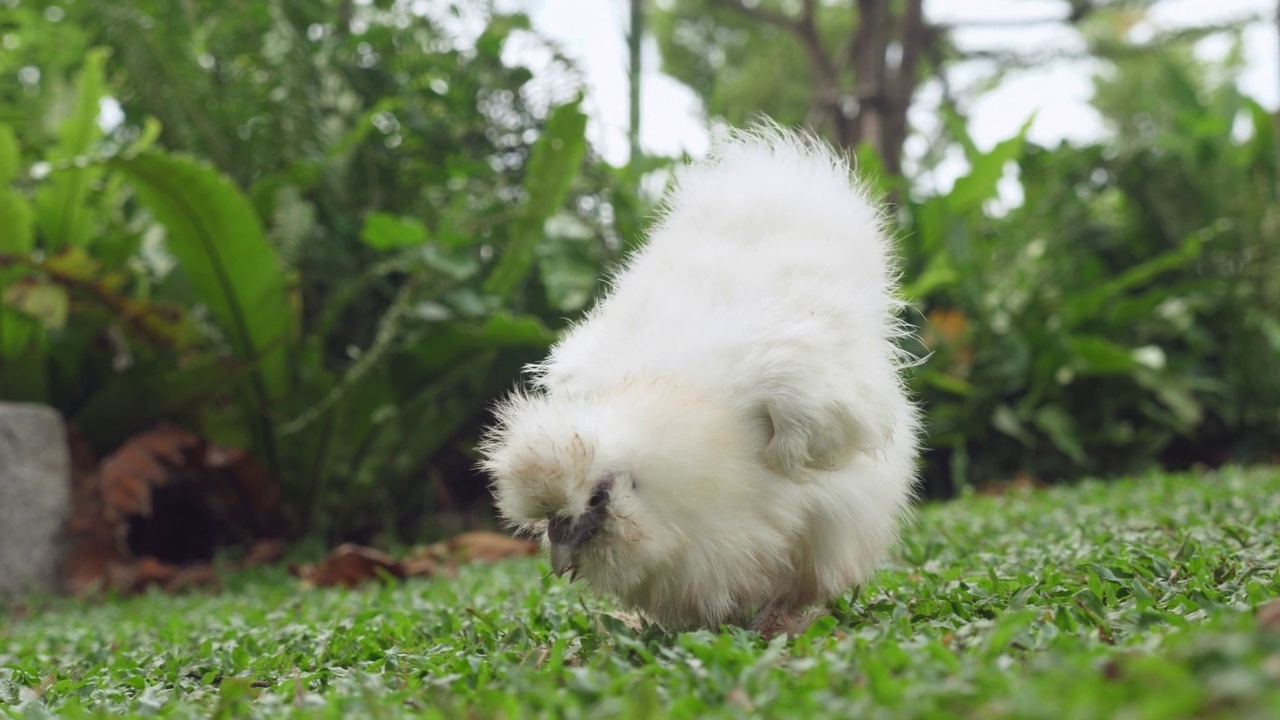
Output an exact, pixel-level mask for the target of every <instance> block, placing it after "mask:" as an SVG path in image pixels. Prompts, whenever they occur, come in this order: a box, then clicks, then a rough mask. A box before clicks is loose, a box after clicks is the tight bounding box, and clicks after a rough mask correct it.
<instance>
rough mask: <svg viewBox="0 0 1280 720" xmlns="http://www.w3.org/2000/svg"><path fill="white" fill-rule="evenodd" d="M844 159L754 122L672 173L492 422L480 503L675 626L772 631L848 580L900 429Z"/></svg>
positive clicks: (574, 570) (872, 222) (869, 211)
mask: <svg viewBox="0 0 1280 720" xmlns="http://www.w3.org/2000/svg"><path fill="white" fill-rule="evenodd" d="M881 220H882V219H881V216H880V213H879V212H878V210H877V208H876V207H875V205H874V204H873V203H872V201H871V200H870V199H869V197H868V195H867V193H866V192H865V191H864V189H863V188H862V186H861V185H860V184H859V183H857V182H856V181H855V180H854V179H853V178H852V177H851V174H850V172H849V168H848V166H847V165H846V163H845V162H844V161H843V160H841V159H839V158H838V157H837V156H836V155H835V154H833V153H832V152H831V151H830V150H829V149H828V148H827V147H826V146H824V145H822V144H820V143H819V142H817V141H814V140H813V139H811V138H810V137H808V136H802V135H798V134H795V133H791V132H788V131H784V130H781V129H779V128H777V127H776V126H772V125H760V126H756V127H753V128H751V129H750V130H747V131H740V132H737V133H734V134H731V135H730V136H728V137H727V138H725V139H723V140H721V141H720V142H719V143H718V144H717V146H716V147H715V148H714V149H713V152H712V153H711V155H710V157H709V158H708V159H707V160H705V161H703V162H701V163H699V164H696V165H693V166H691V167H687V168H684V169H683V170H682V171H681V172H680V173H679V174H678V175H677V180H676V184H675V189H674V190H673V192H672V193H671V194H670V195H669V196H668V198H667V201H666V208H665V213H664V215H663V217H662V218H661V219H660V222H659V223H657V225H656V227H655V229H654V230H653V231H652V233H651V235H650V238H649V240H648V242H647V244H645V245H644V246H643V247H642V248H641V249H639V250H638V251H637V252H636V253H634V254H633V255H632V257H631V259H630V262H629V263H628V264H627V265H626V266H625V267H624V268H623V269H622V270H621V271H620V272H618V273H617V275H616V277H615V278H614V282H613V283H612V288H611V291H610V292H609V293H608V294H607V296H606V297H605V298H604V299H602V301H601V302H599V303H598V304H597V306H596V307H595V308H594V310H593V311H592V312H591V313H590V314H589V315H588V316H587V317H586V318H585V319H583V320H582V321H581V322H580V323H578V324H577V325H576V326H575V327H573V328H572V329H571V330H570V331H569V332H568V333H567V334H566V335H565V336H564V337H563V339H562V340H561V341H560V342H559V343H558V344H557V345H556V346H555V347H554V348H553V349H552V351H551V353H550V355H549V357H548V358H547V359H546V361H545V362H544V363H542V364H540V365H537V366H534V367H532V368H531V371H532V372H531V375H532V378H531V383H530V384H531V387H529V388H528V389H526V390H522V391H517V392H515V393H513V394H512V395H511V396H510V397H509V398H507V399H506V400H505V401H504V402H503V403H501V404H500V406H499V408H498V422H497V423H496V425H495V426H494V427H493V428H491V429H490V432H489V433H488V435H487V437H486V439H485V442H484V443H483V444H482V452H483V454H484V456H485V460H484V467H485V468H486V470H487V471H488V472H489V473H490V474H491V475H492V477H493V480H494V489H495V496H496V499H497V506H498V509H499V511H500V512H501V514H502V515H503V516H504V517H505V518H507V519H508V520H509V521H511V522H512V523H514V524H516V525H519V526H523V527H526V528H527V529H531V530H534V531H537V532H540V533H543V534H544V537H548V538H549V543H548V544H549V545H550V546H551V551H552V561H553V565H554V566H555V569H556V571H557V572H566V571H567V572H569V573H571V575H576V576H578V577H581V579H583V580H584V581H585V582H586V583H588V584H589V585H590V586H591V587H592V588H595V589H597V590H599V591H602V592H605V593H609V594H612V595H614V596H615V597H616V598H617V599H618V600H620V601H621V602H622V603H623V604H625V605H627V606H629V607H631V608H634V609H638V610H640V611H642V612H643V613H645V614H646V615H648V616H649V617H650V618H651V619H654V620H656V621H657V622H659V623H661V624H663V625H667V626H670V627H690V626H717V625H718V624H720V623H723V622H749V623H754V625H755V626H756V627H760V628H761V629H762V630H763V629H767V628H768V627H775V626H776V627H780V626H785V624H786V623H787V622H788V621H789V620H791V619H792V618H794V617H795V614H796V613H798V612H799V611H801V610H803V609H804V608H806V607H810V606H813V605H817V604H820V603H824V602H826V601H827V600H829V599H831V598H832V597H834V596H836V595H838V594H840V593H842V592H844V591H846V590H848V589H850V588H851V587H852V586H854V585H858V584H862V583H865V582H866V581H867V580H868V579H869V578H870V577H871V576H872V574H873V572H874V570H875V568H876V566H877V564H878V563H879V562H880V561H881V560H882V559H883V558H884V556H885V554H886V553H887V551H888V549H889V548H890V546H891V545H892V543H893V542H894V540H895V538H896V534H897V530H898V528H899V526H900V524H901V522H902V521H903V519H904V517H905V516H906V514H907V513H908V511H909V508H910V505H911V498H912V486H913V483H914V477H915V457H916V450H917V432H918V417H917V412H916V409H915V407H914V406H913V404H912V403H911V401H910V400H909V398H908V396H907V394H906V392H905V391H904V388H903V385H902V382H901V377H900V372H901V367H902V365H903V360H904V357H903V355H902V354H901V352H900V351H899V350H898V349H897V345H896V342H895V339H896V337H897V336H898V335H899V334H900V333H901V325H900V324H899V321H898V320H897V310H898V308H899V305H900V303H899V302H898V301H897V300H896V299H895V292H896V275H895V272H894V268H893V262H892V259H891V249H892V248H891V245H890V243H889V241H888V238H887V236H886V234H885V232H884V231H883V228H882V223H881Z"/></svg>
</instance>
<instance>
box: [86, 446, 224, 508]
mask: <svg viewBox="0 0 1280 720" xmlns="http://www.w3.org/2000/svg"><path fill="white" fill-rule="evenodd" d="M199 445H200V438H198V437H196V436H195V435H193V434H191V433H189V432H187V431H185V430H180V429H178V428H158V429H156V430H150V431H148V432H144V433H142V434H139V435H135V436H133V437H132V438H130V439H129V441H128V442H126V443H125V444H124V445H123V446H122V447H121V448H120V449H119V450H117V451H116V452H114V453H112V455H111V456H110V457H108V458H107V459H105V460H103V461H102V466H101V470H100V474H101V477H100V480H99V482H100V483H101V486H100V490H99V492H100V493H101V495H102V500H103V502H104V503H105V505H106V510H107V512H108V513H110V514H114V515H116V516H118V517H128V516H130V515H143V516H150V515H151V511H152V503H151V490H152V488H155V487H159V486H161V485H165V484H167V483H168V482H169V480H170V477H169V476H170V471H171V470H172V469H173V468H177V467H180V466H182V465H185V464H186V455H187V453H188V452H190V451H193V450H195V449H196V448H197V447H198V446H199Z"/></svg>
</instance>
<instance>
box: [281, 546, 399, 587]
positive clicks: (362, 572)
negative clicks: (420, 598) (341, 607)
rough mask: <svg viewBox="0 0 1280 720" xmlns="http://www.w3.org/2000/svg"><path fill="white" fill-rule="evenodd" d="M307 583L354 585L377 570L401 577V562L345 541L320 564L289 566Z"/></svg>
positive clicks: (324, 585)
mask: <svg viewBox="0 0 1280 720" xmlns="http://www.w3.org/2000/svg"><path fill="white" fill-rule="evenodd" d="M290 570H291V571H292V572H293V573H294V574H295V575H297V576H298V577H300V578H302V581H303V582H304V583H305V584H307V585H313V586H319V587H331V586H334V585H342V586H343V587H354V586H356V585H359V584H360V583H362V582H365V581H366V580H372V579H374V578H377V577H378V576H379V572H378V571H379V570H381V571H383V572H386V573H389V574H390V575H392V576H394V577H397V578H403V577H404V576H405V571H404V565H403V564H401V563H400V561H398V560H396V559H395V558H393V557H391V556H390V555H388V554H386V553H384V552H382V551H381V550H375V549H373V548H371V547H365V546H364V545H356V544H355V543H344V544H342V545H339V546H338V548H337V549H336V550H334V551H333V552H332V553H331V554H330V555H329V557H327V558H325V560H324V562H322V563H320V564H319V565H314V566H313V565H303V566H300V567H295V568H290Z"/></svg>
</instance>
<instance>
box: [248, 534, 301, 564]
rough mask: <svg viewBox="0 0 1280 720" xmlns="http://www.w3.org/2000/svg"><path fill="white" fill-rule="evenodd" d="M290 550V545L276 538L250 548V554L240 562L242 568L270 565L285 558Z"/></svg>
mask: <svg viewBox="0 0 1280 720" xmlns="http://www.w3.org/2000/svg"><path fill="white" fill-rule="evenodd" d="M288 548H289V546H288V544H286V543H285V541H283V540H276V539H274V538H268V539H266V540H259V541H257V542H255V543H254V544H253V546H252V547H250V548H249V552H247V553H245V554H244V558H243V559H241V560H240V567H242V568H251V567H257V566H259V565H269V564H271V563H273V562H275V561H277V560H279V559H280V558H282V557H284V554H285V551H286V550H287V549H288Z"/></svg>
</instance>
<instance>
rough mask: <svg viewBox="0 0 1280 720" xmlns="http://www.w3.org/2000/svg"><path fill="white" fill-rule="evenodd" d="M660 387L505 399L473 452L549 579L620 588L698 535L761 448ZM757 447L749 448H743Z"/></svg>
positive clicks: (693, 401)
mask: <svg viewBox="0 0 1280 720" xmlns="http://www.w3.org/2000/svg"><path fill="white" fill-rule="evenodd" d="M744 434H749V433H744V431H743V429H742V428H740V427H737V426H736V423H735V421H734V420H733V418H732V417H731V416H730V415H728V414H727V413H724V412H721V411H720V410H718V409H717V408H716V407H715V406H714V405H713V404H712V403H710V402H707V401H704V400H703V399H701V398H698V397H691V396H689V395H688V394H683V393H681V392H680V391H679V390H678V389H677V390H672V389H671V388H668V387H664V386H663V385H662V384H661V383H656V384H646V385H641V386H640V387H638V388H636V387H625V388H620V389H618V390H616V391H615V392H611V393H604V394H600V395H594V396H585V397H584V396H546V395H537V396H531V395H523V394H519V395H515V396H513V397H511V398H510V399H508V401H507V402H505V403H504V404H503V405H502V406H501V408H500V411H499V422H498V424H497V425H496V426H495V427H494V428H492V429H491V430H490V432H489V434H488V436H487V438H486V440H485V442H484V443H483V444H482V445H481V451H482V453H483V455H484V458H485V459H484V462H483V467H484V468H485V469H486V470H487V471H488V473H489V474H490V475H491V476H492V477H493V485H494V496H495V500H496V505H497V509H498V511H499V513H500V514H501V515H502V516H503V517H504V518H506V519H507V520H508V521H509V522H511V523H512V524H513V525H515V526H517V527H519V528H521V529H522V530H525V531H527V532H531V533H537V534H540V535H542V536H543V537H544V539H545V542H546V544H547V548H548V550H549V553H550V556H551V567H552V570H553V571H554V572H555V573H556V574H557V575H565V574H567V575H568V576H569V577H570V578H574V579H576V578H581V579H583V580H585V581H586V582H587V583H588V584H590V585H592V586H593V587H596V588H597V589H600V590H605V591H611V592H615V593H622V592H627V591H629V590H632V589H634V588H635V587H637V586H638V585H640V584H642V583H644V582H645V581H646V578H649V577H652V576H653V575H654V574H656V573H660V572H661V570H662V568H663V567H666V566H669V565H670V564H671V563H673V562H677V561H678V560H679V559H680V558H681V556H682V554H683V553H684V552H685V551H687V550H688V549H689V548H690V547H691V546H692V545H693V544H695V543H697V542H699V541H700V540H706V539H709V538H708V534H709V533H711V531H712V529H713V527H714V526H716V525H717V524H719V519H718V518H716V517H715V516H714V515H711V514H709V513H708V510H709V509H710V508H713V507H717V506H718V507H721V508H726V507H727V508H732V507H733V506H734V505H735V494H736V491H737V488H738V487H740V483H737V482H733V480H734V479H735V478H737V477H740V474H741V472H743V471H744V469H745V467H746V466H747V465H748V464H752V463H753V462H754V456H753V451H754V452H755V454H756V455H758V451H759V447H762V446H763V441H762V439H761V438H753V437H744ZM753 442H754V443H756V444H755V446H754V447H753V446H752V443H753Z"/></svg>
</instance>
